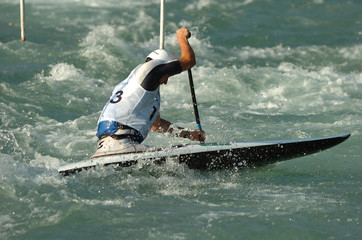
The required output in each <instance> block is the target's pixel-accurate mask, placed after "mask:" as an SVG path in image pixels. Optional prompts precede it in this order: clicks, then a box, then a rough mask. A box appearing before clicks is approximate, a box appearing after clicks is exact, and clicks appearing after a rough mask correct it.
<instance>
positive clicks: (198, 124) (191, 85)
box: [160, 0, 204, 143]
mask: <svg viewBox="0 0 362 240" xmlns="http://www.w3.org/2000/svg"><path fill="white" fill-rule="evenodd" d="M164 13H165V0H161V4H160V49H163V47H164V34H163V32H164V15H165V14H164ZM188 75H189V82H190V89H191V96H192V103H193V105H194V112H195V118H196V124H197V130H200V131H202V128H201V123H200V117H199V110H198V108H197V102H196V94H195V89H194V81H193V79H192V73H191V69H189V70H188ZM199 138H200V142H201V143H203V142H204V141H203V140H202V138H201V135H200V136H199Z"/></svg>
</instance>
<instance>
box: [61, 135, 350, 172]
mask: <svg viewBox="0 0 362 240" xmlns="http://www.w3.org/2000/svg"><path fill="white" fill-rule="evenodd" d="M349 136H350V134H341V135H336V136H329V137H321V138H308V139H294V140H267V141H249V142H248V141H244V142H235V143H230V144H217V143H207V144H195V145H185V146H175V147H173V148H172V149H167V150H162V149H158V150H154V151H147V152H141V153H128V154H118V155H110V156H105V157H99V158H93V159H90V160H85V161H81V162H76V163H71V164H67V165H64V166H61V167H59V169H58V172H59V174H61V175H64V176H67V175H69V174H72V173H77V172H80V171H82V170H88V169H91V168H96V167H102V166H109V165H112V166H114V167H127V166H131V165H134V164H137V163H138V162H142V161H147V160H152V161H154V162H156V163H162V162H164V161H166V160H167V159H173V160H174V161H176V162H178V163H181V164H182V163H183V164H186V165H187V166H188V167H190V168H192V169H200V170H215V169H228V168H233V167H241V168H242V167H258V166H263V165H266V164H272V163H276V162H280V161H285V160H289V159H293V158H298V157H303V156H307V155H310V154H313V153H317V152H320V151H323V150H326V149H328V148H331V147H333V146H336V145H338V144H340V143H342V142H344V141H345V140H346V139H347V138H349Z"/></svg>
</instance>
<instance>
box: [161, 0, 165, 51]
mask: <svg viewBox="0 0 362 240" xmlns="http://www.w3.org/2000/svg"><path fill="white" fill-rule="evenodd" d="M164 15H165V0H161V12H160V49H163V47H164V43H163V40H164V36H163V32H164V30H163V25H164Z"/></svg>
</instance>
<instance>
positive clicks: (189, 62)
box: [177, 28, 196, 71]
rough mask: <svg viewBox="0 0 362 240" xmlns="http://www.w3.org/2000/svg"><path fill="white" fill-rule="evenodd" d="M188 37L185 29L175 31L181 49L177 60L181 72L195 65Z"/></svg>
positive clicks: (187, 31)
mask: <svg viewBox="0 0 362 240" xmlns="http://www.w3.org/2000/svg"><path fill="white" fill-rule="evenodd" d="M190 37H191V33H190V32H189V30H187V29H186V28H180V29H179V30H177V41H178V43H179V44H180V48H181V57H180V58H179V59H177V60H178V61H179V62H180V63H181V67H182V71H185V70H188V69H190V68H192V67H193V66H195V64H196V58H195V53H194V50H193V49H192V47H191V46H190V43H189V41H188V39H189V38H190Z"/></svg>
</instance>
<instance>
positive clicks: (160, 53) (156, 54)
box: [146, 49, 175, 62]
mask: <svg viewBox="0 0 362 240" xmlns="http://www.w3.org/2000/svg"><path fill="white" fill-rule="evenodd" d="M156 59H160V60H164V61H166V62H168V61H171V60H174V59H175V57H174V56H173V55H172V54H171V53H169V52H168V51H166V50H165V49H157V50H155V51H153V52H151V53H150V54H148V56H147V58H146V62H148V61H151V60H156Z"/></svg>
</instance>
